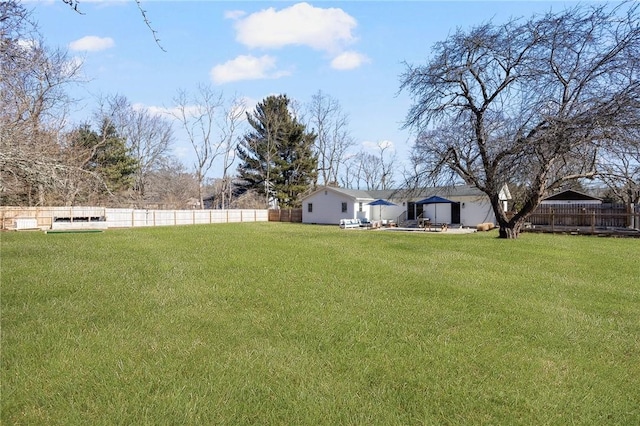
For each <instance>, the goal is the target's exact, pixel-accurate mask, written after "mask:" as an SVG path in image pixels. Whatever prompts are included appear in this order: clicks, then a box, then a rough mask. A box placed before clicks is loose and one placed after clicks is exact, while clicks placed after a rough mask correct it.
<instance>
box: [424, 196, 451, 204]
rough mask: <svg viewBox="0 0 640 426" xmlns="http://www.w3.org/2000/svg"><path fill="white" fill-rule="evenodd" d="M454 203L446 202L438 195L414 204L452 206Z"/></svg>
mask: <svg viewBox="0 0 640 426" xmlns="http://www.w3.org/2000/svg"><path fill="white" fill-rule="evenodd" d="M453 203H455V201H451V200H447V199H446V198H442V197H440V196H438V195H432V196H431V197H429V198H425V199H424V200H420V201H416V204H453Z"/></svg>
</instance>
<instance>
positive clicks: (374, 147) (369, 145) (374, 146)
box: [362, 140, 396, 153]
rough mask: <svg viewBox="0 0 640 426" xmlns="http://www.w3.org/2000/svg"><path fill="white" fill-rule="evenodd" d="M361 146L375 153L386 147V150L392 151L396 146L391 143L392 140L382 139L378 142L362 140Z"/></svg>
mask: <svg viewBox="0 0 640 426" xmlns="http://www.w3.org/2000/svg"><path fill="white" fill-rule="evenodd" d="M362 148H363V149H365V150H366V151H370V152H376V153H380V151H381V150H383V149H387V150H388V151H387V152H389V151H391V152H393V151H395V150H396V147H395V145H394V144H393V142H391V141H389V140H383V141H379V142H371V141H364V142H362Z"/></svg>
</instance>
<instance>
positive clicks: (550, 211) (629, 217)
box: [529, 204, 640, 229]
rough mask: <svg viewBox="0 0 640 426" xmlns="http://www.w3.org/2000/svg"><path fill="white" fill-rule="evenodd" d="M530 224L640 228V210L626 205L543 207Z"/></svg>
mask: <svg viewBox="0 0 640 426" xmlns="http://www.w3.org/2000/svg"><path fill="white" fill-rule="evenodd" d="M529 223H531V225H533V226H536V225H539V226H550V227H552V228H553V227H591V228H593V229H595V228H639V227H640V209H639V208H638V207H637V206H636V207H633V206H627V205H624V204H572V205H541V206H539V207H538V208H537V209H536V210H535V211H534V212H533V213H532V214H531V215H529Z"/></svg>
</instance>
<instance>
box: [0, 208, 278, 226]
mask: <svg viewBox="0 0 640 426" xmlns="http://www.w3.org/2000/svg"><path fill="white" fill-rule="evenodd" d="M268 220H269V217H268V212H267V210H254V209H238V210H140V209H114V208H105V207H0V226H1V228H0V229H3V230H5V229H32V228H43V229H82V228H134V227H147V226H177V225H198V224H213V223H233V222H266V221H268Z"/></svg>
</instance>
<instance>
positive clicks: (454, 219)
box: [451, 203, 460, 225]
mask: <svg viewBox="0 0 640 426" xmlns="http://www.w3.org/2000/svg"><path fill="white" fill-rule="evenodd" d="M451 223H455V224H456V225H457V224H459V223H460V203H451Z"/></svg>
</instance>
